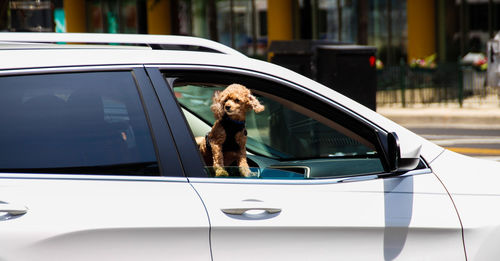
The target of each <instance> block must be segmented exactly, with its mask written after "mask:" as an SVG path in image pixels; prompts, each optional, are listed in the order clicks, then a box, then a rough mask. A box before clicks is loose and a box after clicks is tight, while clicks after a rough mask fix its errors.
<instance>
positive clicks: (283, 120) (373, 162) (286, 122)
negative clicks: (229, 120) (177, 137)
mask: <svg viewBox="0 0 500 261" xmlns="http://www.w3.org/2000/svg"><path fill="white" fill-rule="evenodd" d="M242 84H246V86H247V88H249V89H251V91H252V93H253V95H254V96H256V97H257V99H258V100H259V101H260V103H261V104H263V105H264V106H265V110H264V111H263V112H260V113H255V112H253V111H250V112H248V113H247V117H246V129H247V131H248V136H247V142H246V150H247V161H248V163H249V165H250V167H251V169H252V171H254V172H256V173H257V174H258V175H256V176H255V177H254V178H261V179H313V178H332V177H349V176H358V175H368V174H377V173H382V172H383V171H384V168H383V165H382V163H381V159H380V157H379V153H378V152H377V149H376V146H375V144H374V142H371V141H370V140H369V139H366V138H364V137H363V136H362V135H359V134H358V133H359V131H358V132H357V131H353V129H352V128H355V127H357V126H351V127H349V126H345V124H344V123H343V122H342V121H336V120H335V119H332V117H331V116H328V115H323V114H321V113H318V112H316V111H315V110H314V108H315V107H314V106H311V104H308V103H306V102H304V103H303V104H301V103H300V99H298V100H299V101H297V100H296V99H295V100H292V99H288V98H287V97H286V96H287V95H278V94H279V92H278V93H276V92H275V91H274V92H272V91H266V90H264V89H263V88H253V87H254V86H252V84H251V82H250V83H245V82H243V83H242ZM227 85H228V84H226V83H214V82H199V81H197V82H195V81H186V80H185V79H178V80H177V81H175V82H174V92H175V96H176V97H177V99H178V102H179V104H180V105H181V107H182V110H183V112H184V115H185V117H186V119H187V121H188V123H189V126H190V128H191V130H192V133H193V136H194V137H195V138H197V140H198V139H199V138H200V137H204V136H205V135H206V134H207V133H208V132H209V131H210V129H211V126H212V125H213V123H214V121H215V118H214V114H213V112H212V111H211V110H210V105H211V104H212V96H213V94H214V92H215V91H218V90H223V89H224V88H225V87H226V86H227ZM270 86H272V84H270ZM274 87H276V88H277V87H279V86H274ZM224 165H225V168H226V169H227V170H228V171H229V172H230V175H231V176H235V177H238V176H240V175H239V173H238V167H235V166H231V165H234V164H230V163H226V162H225V163H224ZM226 165H229V166H226ZM207 169H208V170H209V173H211V174H212V175H213V171H211V170H210V166H207Z"/></svg>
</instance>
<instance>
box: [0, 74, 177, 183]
mask: <svg viewBox="0 0 500 261" xmlns="http://www.w3.org/2000/svg"><path fill="white" fill-rule="evenodd" d="M123 71H125V72H129V73H130V75H131V76H132V78H133V80H134V84H135V87H136V90H137V93H138V98H139V100H140V103H141V107H142V109H143V111H144V117H145V119H146V123H147V125H148V126H147V128H148V130H149V133H150V136H151V139H152V140H151V142H152V144H153V148H154V153H155V156H156V161H157V163H158V168H159V175H155V176H141V175H134V176H130V175H121V174H116V175H115V174H113V175H100V174H56V173H37V174H33V175H34V176H46V177H47V176H48V177H50V176H54V177H55V176H58V177H59V176H61V175H63V176H64V175H71V176H72V177H73V176H75V177H76V176H81V175H83V176H92V177H93V179H101V178H104V179H109V178H112V179H114V177H116V179H125V180H128V177H130V178H132V179H134V180H142V179H146V180H150V179H158V178H160V177H172V178H177V177H179V178H185V177H186V175H185V174H184V171H183V170H182V168H181V164H180V162H179V156H178V152H177V150H176V148H175V146H174V141H173V138H172V135H171V133H170V128H169V127H168V124H167V119H166V117H165V115H164V113H163V110H162V108H161V105H160V102H159V100H158V97H157V96H156V93H155V91H154V89H153V86H152V84H151V81H150V80H149V77H148V75H147V73H146V71H145V69H144V66H143V65H118V66H115V65H109V66H92V65H89V66H85V65H82V66H72V67H44V68H29V69H8V70H0V77H4V76H23V75H47V74H66V73H67V74H71V73H75V74H77V73H89V72H90V73H92V72H96V73H99V72H123ZM4 174H9V173H6V172H2V173H0V175H4ZM26 174H28V175H30V176H31V174H29V173H15V174H13V175H15V176H23V175H26ZM9 175H10V174H9Z"/></svg>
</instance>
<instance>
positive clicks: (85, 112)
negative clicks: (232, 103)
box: [0, 67, 211, 260]
mask: <svg viewBox="0 0 500 261" xmlns="http://www.w3.org/2000/svg"><path fill="white" fill-rule="evenodd" d="M55 71H56V70H30V71H10V72H8V74H7V73H5V72H4V73H1V74H0V100H1V101H0V122H1V125H2V128H1V130H0V231H1V232H0V260H170V259H171V260H211V253H210V247H209V234H208V233H209V226H208V218H207V214H206V211H205V209H204V206H203V204H202V202H201V200H200V198H199V197H198V195H197V193H196V192H195V191H194V190H193V188H192V186H191V185H190V184H189V183H188V182H187V179H186V177H185V176H184V174H183V168H182V165H181V164H180V162H179V160H178V155H177V151H176V148H175V145H174V142H173V140H172V138H171V134H170V128H169V126H168V123H167V120H166V118H165V115H164V113H163V112H162V110H161V107H160V104H159V102H158V100H157V98H156V94H155V92H154V90H153V88H152V86H151V83H150V81H149V79H148V77H147V75H146V73H145V71H144V69H143V68H141V67H136V68H133V67H113V68H110V67H102V68H89V69H82V68H65V69H64V70H63V69H60V68H59V69H58V70H57V72H55Z"/></svg>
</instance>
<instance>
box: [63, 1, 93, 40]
mask: <svg viewBox="0 0 500 261" xmlns="http://www.w3.org/2000/svg"><path fill="white" fill-rule="evenodd" d="M63 6H64V16H65V17H66V31H67V32H68V33H84V32H86V31H87V17H86V13H85V0H64V1H63Z"/></svg>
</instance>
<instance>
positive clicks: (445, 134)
mask: <svg viewBox="0 0 500 261" xmlns="http://www.w3.org/2000/svg"><path fill="white" fill-rule="evenodd" d="M409 129H410V130H411V131H413V132H415V133H417V134H419V135H420V136H422V137H424V138H426V139H428V140H430V141H432V142H434V143H436V144H438V145H440V146H442V147H445V148H447V149H449V150H452V151H455V152H458V153H461V154H465V155H469V156H473V157H478V158H484V159H490V160H496V161H500V129H475V128H429V127H414V128H409Z"/></svg>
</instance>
